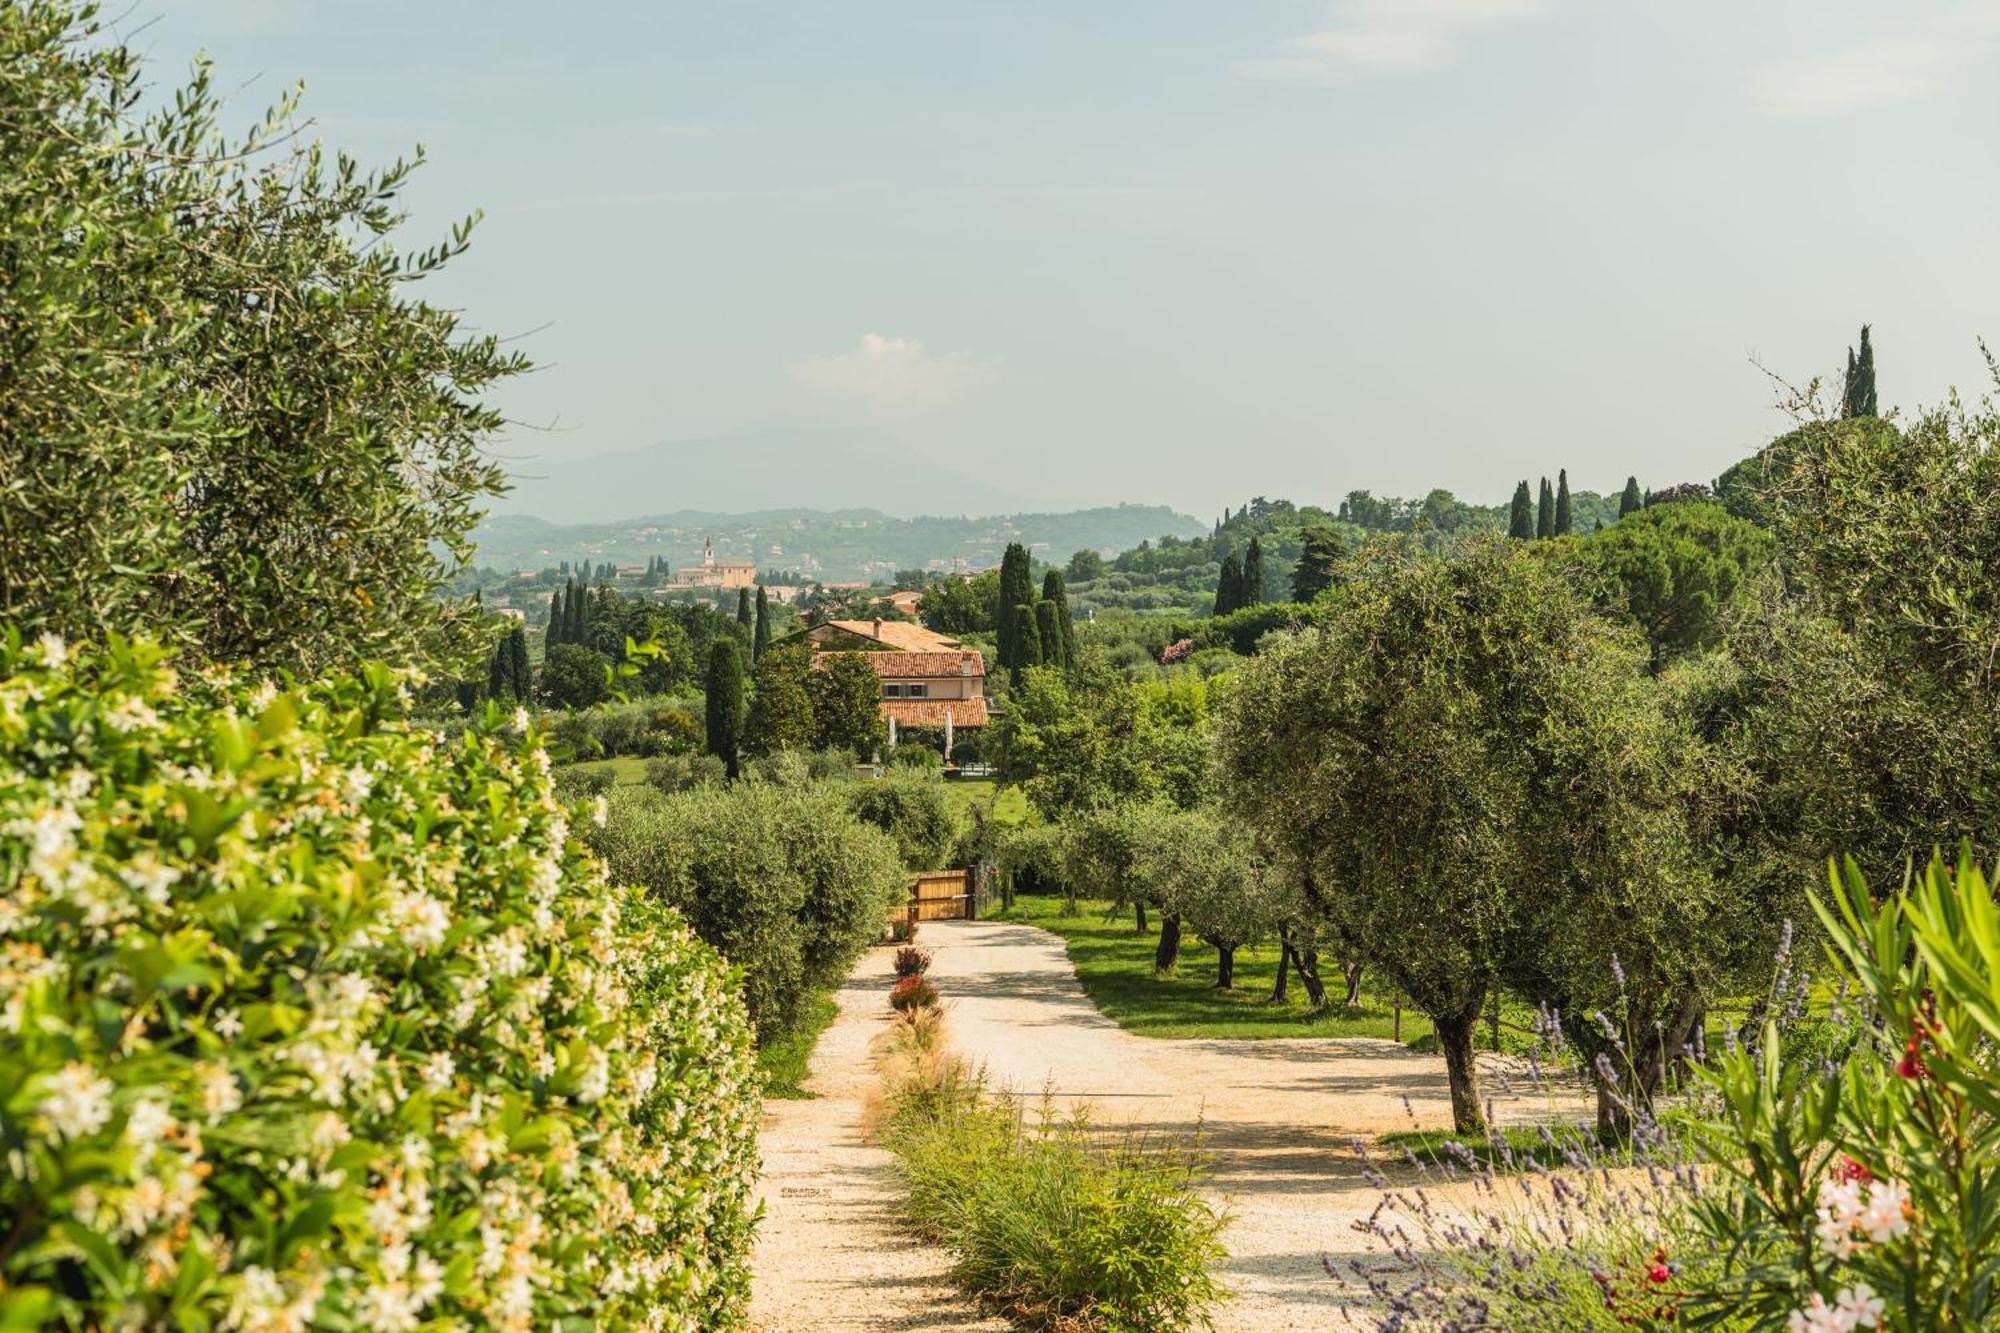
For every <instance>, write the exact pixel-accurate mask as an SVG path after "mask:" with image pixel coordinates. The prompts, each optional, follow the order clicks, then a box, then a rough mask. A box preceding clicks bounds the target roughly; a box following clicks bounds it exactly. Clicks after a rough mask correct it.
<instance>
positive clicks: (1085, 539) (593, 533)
mask: <svg viewBox="0 0 2000 1333" xmlns="http://www.w3.org/2000/svg"><path fill="white" fill-rule="evenodd" d="M1208 531H1209V525H1208V524H1206V523H1203V522H1202V521H1201V520H1199V519H1196V518H1191V517H1189V516H1188V515H1186V514H1180V513H1176V512H1175V511H1173V510H1172V509H1169V508H1167V507H1165V506H1164V505H1134V504H1125V505H1118V506H1115V507H1107V508H1100V509H1083V510H1078V511H1076V512H1074V513H1066V514H1026V513H1023V514H1004V515H999V516H996V517H990V518H959V517H925V518H894V517H891V516H890V515H888V514H885V513H883V512H881V511H880V510H877V509H836V510H826V509H807V508H787V509H766V510H759V511H757V512H755V513H747V514H745V513H738V514H729V513H719V512H712V511H707V510H691V509H683V510H676V511H674V512H672V513H663V514H655V515H651V516H648V517H644V518H633V519H626V520H621V521H619V522H613V523H573V524H559V523H551V522H549V521H547V520H545V519H542V518H537V517H533V516H531V515H525V514H496V515H493V516H490V517H489V518H487V520H486V521H485V522H483V523H482V524H480V526H479V527H478V528H477V529H476V530H474V532H473V534H472V538H473V541H474V542H476V543H477V544H478V547H479V554H478V557H477V559H476V563H477V564H479V565H481V566H484V567H487V568H490V569H493V570H497V571H500V572H502V573H505V572H509V571H521V572H525V573H532V572H535V571H537V570H541V569H544V568H547V567H549V566H553V565H556V564H559V563H560V562H562V561H565V560H567V561H569V562H570V563H571V564H573V565H574V564H576V563H578V562H580V561H587V562H589V563H592V564H596V563H599V562H602V561H607V560H608V561H610V562H611V563H613V564H624V565H643V564H645V563H646V562H647V561H648V560H650V559H651V558H652V557H654V556H656V555H663V556H665V557H666V558H667V562H668V564H669V565H670V566H671V567H672V568H674V569H681V568H685V567H686V566H688V565H691V564H696V563H699V562H700V560H701V555H702V547H703V543H704V542H712V543H713V545H714V549H715V556H716V559H718V560H754V561H756V562H757V565H758V567H759V569H761V570H764V571H768V572H771V573H776V572H780V571H786V570H797V571H799V572H800V573H802V574H804V575H805V577H807V578H808V579H813V580H819V581H823V582H828V583H848V582H860V581H862V580H866V579H874V578H887V577H888V576H890V575H892V574H893V573H895V572H896V571H897V570H903V569H926V568H928V569H939V570H948V569H950V568H952V567H953V566H954V565H955V564H957V563H960V562H962V563H963V564H964V565H965V566H966V567H968V568H972V569H981V568H984V567H986V566H989V565H997V564H999V563H1000V556H1001V553H1002V552H1003V551H1004V550H1005V549H1006V546H1007V543H1008V542H1015V541H1017V542H1021V543H1022V544H1024V545H1026V546H1028V547H1029V548H1030V549H1031V550H1034V552H1035V554H1036V555H1038V556H1039V557H1040V558H1042V559H1045V560H1049V561H1052V562H1055V563H1058V564H1059V563H1061V562H1062V561H1064V560H1067V559H1068V558H1069V556H1070V555H1071V554H1072V553H1074V552H1076V551H1083V550H1093V551H1100V552H1103V553H1104V554H1106V555H1112V554H1115V553H1117V552H1119V551H1124V550H1128V549H1130V548H1131V547H1134V546H1137V545H1138V544H1139V543H1140V542H1142V541H1154V542H1157V541H1159V540H1160V539H1161V538H1162V537H1172V538H1176V539H1186V538H1191V537H1199V536H1206V535H1207V534H1208Z"/></svg>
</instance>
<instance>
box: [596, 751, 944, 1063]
mask: <svg viewBox="0 0 2000 1333" xmlns="http://www.w3.org/2000/svg"><path fill="white" fill-rule="evenodd" d="M591 837H592V840H593V842H594V844H595V845H596V846H597V848H598V849H599V851H600V852H601V853H602V854H603V855H604V857H605V860H606V861H607V863H608V864H609V866H610V868H611V873H612V875H613V876H614V877H615V878H617V879H620V880H623V881H628V882H631V883H636V884H641V885H644V886H645V887H646V888H648V889H650V890H651V891H652V892H653V893H654V894H655V895H656V896H657V897H658V898H659V899H660V900H661V901H662V902H665V903H668V904H670V905H671V906H673V907H675V908H678V909H679V910H680V911H681V912H683V913H685V914H686V916H687V919H688V921H689V922H690V923H691V924H692V925H693V927H694V929H695V933H696V934H698V935H700V936H701V938H702V939H704V940H707V941H708V942H709V943H710V944H713V945H714V946H715V947H716V948H718V949H720V950H721V951H722V952H723V954H724V955H725V956H726V957H727V958H728V959H729V960H730V961H731V962H732V963H734V964H735V965H736V966H737V968H738V969H739V971H740V972H741V974H742V987H743V995H744V999H745V1001H746V1003H747V1004H748V1006H749V1010H750V1017H751V1019H752V1021H753V1022H754V1023H755V1024H756V1027H757V1035H758V1040H759V1042H760V1043H769V1042H770V1041H771V1040H773V1039H774V1038H776V1037H777V1036H779V1035H780V1034H781V1033H784V1032H787V1031H790V1030H792V1029H793V1028H794V1027H795V1026H796V1025H797V1024H798V1022H799V1021H800V1016H801V1014H802V1012H803V1011H804V1006H805V1001H806V998H807V997H808V996H809V995H810V994H811V993H812V992H813V991H815V990H819V989H824V988H826V987H829V986H833V985H835V984H837V983H838V982H839V981H840V980H841V979H842V978H843V977H845V976H846V975H847V972H848V969H849V968H850V967H852V966H853V964H854V960H855V958H856V957H858V956H859V955H860V952H861V950H862V949H863V948H865V947H867V945H868V944H869V943H871V942H872V941H874V940H875V939H876V938H877V937H878V936H879V934H880V932H881V929H882V921H883V918H884V917H885V916H886V915H887V914H888V912H889V909H890V907H891V905H892V904H894V903H897V902H900V901H902V899H903V898H904V896H905V894H906V893H907V891H908V885H907V881H906V878H905V876H904V874H903V868H902V863H901V862H900V860H899V859H898V858H897V856H896V849H895V844H893V843H892V842H891V841H890V840H889V837H888V835H887V834H885V833H883V832H882V831H881V830H879V829H876V828H873V827H870V826H869V825H867V824H864V823H862V822H861V821H860V820H858V819H856V818H855V817H854V816H853V815H852V814H850V813H849V812H848V809H847V804H846V802H845V801H844V800H843V799H842V797H841V794H840V790H839V788H838V787H835V786H829V785H826V784H816V783H800V784H797V785H792V784H777V783H764V782H741V783H737V784H735V785H733V786H728V787H698V788H694V789H692V790H689V791H684V792H680V793H678V794H675V795H671V796H668V795H663V794H662V793H660V792H658V791H655V790H653V789H652V788H650V787H620V788H619V789H618V790H616V791H615V792H613V793H612V796H611V799H610V801H609V807H608V818H607V821H606V823H605V824H604V826H603V827H601V828H595V829H593V830H592V832H591Z"/></svg>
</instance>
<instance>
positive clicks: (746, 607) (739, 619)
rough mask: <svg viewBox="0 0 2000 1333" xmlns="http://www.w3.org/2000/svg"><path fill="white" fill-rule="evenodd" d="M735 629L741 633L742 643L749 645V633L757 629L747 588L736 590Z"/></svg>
mask: <svg viewBox="0 0 2000 1333" xmlns="http://www.w3.org/2000/svg"><path fill="white" fill-rule="evenodd" d="M736 627H737V628H738V629H740V630H742V631H743V641H744V642H745V643H749V642H750V641H751V632H752V631H753V630H755V629H756V627H757V615H756V612H755V611H753V610H752V609H751V606H750V590H749V589H748V588H738V589H737V590H736Z"/></svg>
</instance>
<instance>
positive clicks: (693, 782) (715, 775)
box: [646, 754, 729, 795]
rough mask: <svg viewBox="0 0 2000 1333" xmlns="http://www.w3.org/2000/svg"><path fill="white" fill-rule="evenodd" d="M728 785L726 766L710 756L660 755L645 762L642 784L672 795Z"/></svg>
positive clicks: (727, 768)
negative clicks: (695, 789)
mask: <svg viewBox="0 0 2000 1333" xmlns="http://www.w3.org/2000/svg"><path fill="white" fill-rule="evenodd" d="M727 781H729V766H728V765H727V764H725V763H723V762H722V761H721V760H720V759H717V758H716V757H715V756H714V755H712V754H676V755H664V756H662V757H660V758H658V759H651V760H648V761H647V762H646V784H647V785H648V786H650V787H653V788H656V789H657V790H659V791H662V792H665V793H667V794H668V795H672V794H673V793H674V792H680V791H689V790H691V789H693V788H695V787H719V786H721V785H722V784H723V783H725V782H727Z"/></svg>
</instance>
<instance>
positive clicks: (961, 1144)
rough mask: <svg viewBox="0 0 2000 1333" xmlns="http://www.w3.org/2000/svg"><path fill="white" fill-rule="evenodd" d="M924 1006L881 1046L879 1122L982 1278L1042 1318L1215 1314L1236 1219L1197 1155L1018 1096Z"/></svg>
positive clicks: (919, 1209) (1203, 1320)
mask: <svg viewBox="0 0 2000 1333" xmlns="http://www.w3.org/2000/svg"><path fill="white" fill-rule="evenodd" d="M940 1033H941V1029H940V1028H939V1027H938V1026H937V1025H936V1024H935V1022H931V1021H925V1020H923V1019H920V1018H917V1017H916V1016H915V1015H914V1014H913V1015H912V1016H910V1017H909V1018H906V1019H899V1020H898V1021H897V1023H896V1024H895V1025H892V1027H891V1028H890V1032H889V1036H888V1038H887V1043H886V1049H884V1050H883V1052H882V1056H881V1067H882V1069H883V1072H884V1074H885V1081H886V1084H887V1086H886V1088H885V1091H884V1095H883V1110H882V1112H881V1115H880V1133H881V1136H882V1139H883V1141H884V1143H885V1145H886V1146H887V1147H888V1148H889V1150H890V1152H891V1153H892V1154H893V1155H894V1159H895V1171H896V1174H897V1178H898V1181H899V1184H900V1185H901V1188H902V1191H903V1194H904V1202H903V1213H904V1216H905V1217H906V1218H908V1219H909V1222H910V1224H911V1226H912V1227H913V1228H914V1229H915V1230H917V1231H918V1232H919V1233H920V1234H922V1235H924V1236H925V1237H927V1238H928V1239H930V1240H932V1241H935V1242H937V1243H938V1244H941V1245H943V1246H944V1247H945V1248H947V1249H949V1250H950V1251H951V1252H952V1254H953V1255H954V1256H955V1257H956V1260H957V1262H956V1264H955V1266H954V1273H955V1275H956V1277H957V1279H958V1281H959V1282H960V1283H962V1284H963V1285H964V1286H965V1287H966V1288H968V1289H969V1290H971V1291H973V1292H976V1293H978V1294H979V1295H980V1296H982V1297H984V1298H985V1299H987V1300H989V1301H991V1302H993V1303H994V1304H995V1305H998V1306H1000V1307H1001V1308H1002V1309H1003V1310H1005V1311H1006V1312H1007V1313H1008V1314H1010V1315H1012V1316H1014V1317H1015V1318H1016V1319H1018V1320H1020V1321H1021V1322H1022V1323H1024V1324H1026V1325H1027V1326H1029V1327H1031V1328H1042V1329H1056V1328H1061V1329H1075V1330H1083V1329H1089V1330H1104V1333H1181V1331H1182V1330H1189V1329H1196V1328H1205V1327H1209V1326H1210V1321H1209V1313H1208V1312H1209V1309H1210V1307H1212V1306H1213V1305H1215V1304H1216V1303H1217V1302H1218V1301H1219V1300H1220V1299H1221V1298H1222V1296H1223V1292H1222V1290H1221V1287H1220V1285H1219V1284H1218V1283H1217V1282H1216V1280H1215V1278H1214V1277H1213V1276H1212V1274H1211V1271H1210V1270H1211V1269H1212V1268H1213V1267H1214V1265H1215V1264H1216V1263H1217V1261H1219V1260H1220V1259H1221V1258H1222V1254H1223V1249H1222V1245H1221V1242H1220V1240H1219V1236H1220V1233H1221V1230H1222V1225H1223V1219H1222V1218H1221V1216H1219V1215H1218V1214H1217V1213H1216V1211H1215V1209H1214V1208H1212V1207H1211V1206H1210V1205H1209V1204H1208V1202H1207V1201H1206V1200H1204V1199H1203V1198H1202V1197H1201V1195H1200V1194H1199V1193H1198V1191H1197V1186H1198V1184H1199V1181H1200V1178H1201V1164H1200V1161H1199V1158H1198V1157H1197V1155H1196V1154H1194V1153H1193V1152H1191V1151H1188V1150H1186V1149H1183V1148H1181V1147H1177V1146H1174V1145H1171V1144H1165V1143H1159V1142H1152V1141H1147V1140H1143V1139H1139V1138H1135V1137H1127V1138H1125V1139H1123V1140H1121V1141H1118V1142H1116V1143H1109V1144H1107V1143H1105V1142H1104V1141H1102V1140H1101V1139H1098V1138H1096V1137H1094V1136H1093V1134H1092V1132H1091V1130H1090V1127H1089V1124H1088V1121H1087V1120H1086V1119H1085V1118H1084V1116H1083V1115H1082V1113H1081V1112H1078V1113H1076V1114H1074V1115H1072V1116H1069V1117H1064V1118H1058V1117H1057V1116H1056V1115H1055V1114H1054V1113H1053V1111H1052V1109H1051V1108H1050V1106H1049V1105H1048V1104H1046V1103H1045V1104H1044V1106H1043V1108H1042V1111H1041V1114H1040V1115H1039V1116H1037V1117H1034V1118H1032V1119H1030V1118H1029V1117H1028V1116H1026V1115H1025V1114H1024V1112H1023V1108H1022V1106H1021V1104H1020V1102H1018V1101H1017V1100H1015V1099H1014V1098H1012V1097H1006V1096H997V1097H996V1096H992V1095H989V1094H988V1093H987V1091H986V1088H985V1083H984V1078H983V1076H981V1075H977V1074H974V1073H973V1072H971V1071H970V1070H969V1069H968V1068H967V1067H966V1065H965V1063H964V1061H962V1060H956V1059H953V1058H951V1057H949V1056H948V1055H947V1054H946V1053H945V1052H944V1051H943V1050H942V1049H941V1036H940Z"/></svg>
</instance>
